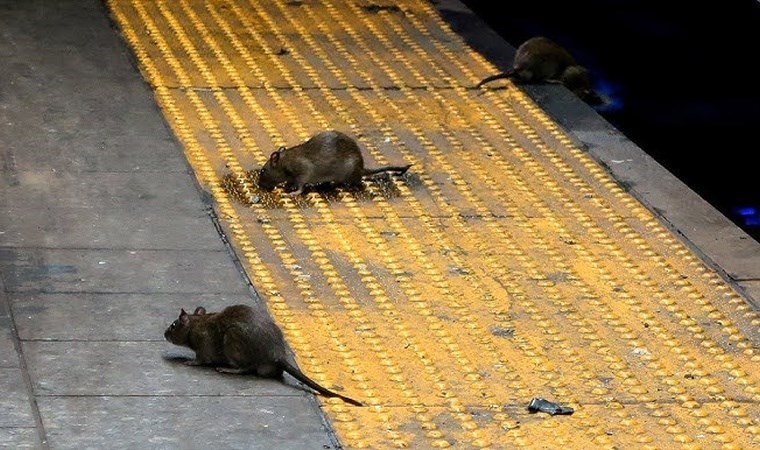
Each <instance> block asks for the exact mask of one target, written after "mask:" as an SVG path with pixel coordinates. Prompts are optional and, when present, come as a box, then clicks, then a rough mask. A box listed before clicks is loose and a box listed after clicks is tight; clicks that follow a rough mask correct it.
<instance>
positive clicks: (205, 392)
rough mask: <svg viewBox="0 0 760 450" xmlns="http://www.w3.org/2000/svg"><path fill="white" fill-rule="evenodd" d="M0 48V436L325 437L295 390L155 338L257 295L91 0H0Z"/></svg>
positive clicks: (184, 442)
mask: <svg viewBox="0 0 760 450" xmlns="http://www.w3.org/2000/svg"><path fill="white" fill-rule="evenodd" d="M0 58H2V63H0V281H1V282H2V289H0V392H2V393H3V395H2V396H0V447H2V448H13V449H17V448H35V449H36V448H51V449H66V448H93V449H105V448H108V449H116V448H140V449H144V448H183V449H185V448H198V449H207V448H240V449H326V448H336V447H337V441H336V439H335V437H334V434H333V433H332V432H331V430H330V429H329V428H328V425H327V423H326V421H325V420H324V418H323V416H322V414H321V411H320V409H319V407H318V404H317V401H316V400H315V399H314V397H313V396H312V395H311V394H309V393H308V392H305V391H304V390H302V389H300V388H299V387H296V386H292V385H290V386H289V385H286V384H283V383H280V382H278V381H274V380H259V379H256V378H254V377H244V376H223V375H220V374H218V373H216V372H215V371H213V370H209V369H204V368H198V367H187V366H184V365H183V364H181V362H180V361H178V359H177V358H178V357H182V356H185V357H187V356H191V355H192V353H191V352H189V350H183V349H180V348H177V347H174V346H172V345H171V344H169V343H168V342H166V341H164V339H163V331H164V329H165V328H166V326H167V325H168V324H169V323H170V322H171V321H173V320H174V319H175V318H176V316H177V314H178V312H179V309H180V308H181V307H185V308H194V307H195V306H197V305H205V306H206V307H207V308H209V309H210V310H214V309H218V308H220V307H222V306H226V305H229V304H233V303H249V304H251V303H253V302H256V301H257V299H256V297H255V294H254V292H253V291H252V290H251V289H250V287H249V285H248V282H247V280H246V278H245V277H244V275H243V274H242V272H241V271H240V269H239V267H238V264H237V263H236V260H235V258H234V255H233V254H232V252H231V251H230V249H229V248H228V247H227V246H226V245H225V244H224V241H223V240H222V239H221V237H220V236H219V233H218V232H217V229H216V227H215V225H214V221H213V217H212V215H211V214H210V208H209V206H208V205H207V204H205V203H204V201H203V198H204V196H203V195H202V191H201V190H200V189H199V187H198V186H197V184H196V182H195V178H194V175H193V174H192V172H191V170H190V167H189V166H188V164H187V162H186V160H185V157H184V155H183V152H182V149H181V147H180V146H179V144H178V143H177V141H176V140H175V138H174V137H173V135H172V133H171V132H170V130H169V129H168V128H167V126H166V125H165V124H164V122H163V118H162V116H161V113H160V111H159V110H158V109H157V107H156V105H155V103H154V99H153V96H152V93H151V91H150V89H149V88H148V86H147V85H146V84H145V83H144V82H143V80H142V78H141V76H140V74H139V73H138V71H137V70H136V68H135V66H134V65H133V64H132V62H131V60H130V56H129V51H128V49H127V48H126V46H125V44H124V43H123V42H122V41H121V39H120V37H119V36H118V35H117V33H116V32H115V31H114V30H113V29H112V28H111V26H110V23H109V20H108V15H107V11H106V9H105V7H104V5H103V4H102V3H101V2H100V1H99V0H65V1H58V2H54V1H45V0H36V1H23V2H19V1H15V0H0ZM289 381H290V380H289Z"/></svg>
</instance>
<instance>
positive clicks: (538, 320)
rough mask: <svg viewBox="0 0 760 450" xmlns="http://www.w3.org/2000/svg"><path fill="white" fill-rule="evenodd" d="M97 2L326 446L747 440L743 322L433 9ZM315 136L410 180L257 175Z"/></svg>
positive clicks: (718, 285) (421, 4)
mask: <svg viewBox="0 0 760 450" xmlns="http://www.w3.org/2000/svg"><path fill="white" fill-rule="evenodd" d="M108 4H109V7H110V9H111V11H112V14H113V17H114V19H115V20H116V22H117V24H118V25H119V27H120V29H121V31H122V33H123V35H124V37H125V39H126V41H127V42H128V43H129V45H130V46H131V48H132V51H133V52H134V53H135V55H136V56H137V59H138V61H139V64H140V68H141V70H142V72H143V74H144V76H145V78H146V79H147V80H148V82H149V83H150V85H151V86H152V87H153V89H154V90H155V94H156V98H157V100H158V103H159V105H160V106H161V108H162V110H163V111H164V113H165V115H166V118H167V120H168V122H169V123H170V124H171V126H172V128H173V130H174V132H175V133H176V135H177V136H178V138H179V139H180V141H181V142H182V144H183V145H184V146H185V151H186V154H187V156H188V159H189V160H190V162H191V163H192V165H193V168H194V169H195V172H196V175H197V177H198V179H199V180H200V182H201V183H202V184H203V185H204V186H205V187H206V188H207V189H208V190H209V191H210V192H211V193H212V194H213V195H214V198H215V200H216V208H217V213H218V215H219V217H220V218H221V220H222V222H223V225H224V226H225V229H226V231H227V232H228V234H229V236H230V238H231V241H232V244H233V246H234V247H235V248H236V250H237V252H238V254H239V255H240V257H241V259H242V260H243V263H244V265H245V267H246V270H247V271H248V274H249V275H250V277H251V279H252V281H253V283H254V285H255V286H256V288H257V290H258V291H259V293H260V294H261V295H262V297H263V298H264V299H265V300H266V302H267V304H268V306H269V309H270V311H271V312H272V314H273V316H274V317H275V319H276V320H277V321H278V323H279V324H280V325H281V326H282V327H283V329H284V330H285V333H286V336H287V338H288V341H289V342H290V344H291V345H292V347H293V348H294V350H295V352H296V354H297V357H298V360H299V363H300V364H301V366H302V367H303V369H304V370H305V371H306V372H307V373H309V374H310V375H312V376H314V377H315V378H316V379H318V380H319V381H321V382H322V383H324V384H325V385H327V386H332V387H336V388H338V389H339V388H343V389H344V391H345V392H346V393H347V394H349V395H351V396H353V397H355V398H359V399H361V400H362V401H364V402H365V403H366V404H367V405H369V406H368V407H364V408H356V407H351V406H348V405H346V404H344V403H342V402H340V401H339V400H324V399H320V400H321V401H323V405H324V409H325V412H326V414H327V415H328V417H329V419H330V420H331V421H332V423H333V425H334V427H335V429H336V430H337V433H338V437H339V438H340V440H341V442H342V444H343V445H344V446H345V447H347V448H439V447H440V448H446V447H454V448H588V447H589V446H591V447H594V446H596V447H599V448H618V449H623V448H706V449H707V448H752V447H753V445H758V444H760V424H758V413H760V408H759V407H758V403H759V402H760V387H759V386H758V368H759V367H760V355H758V349H757V342H753V341H752V340H751V336H757V334H756V333H757V327H758V326H759V325H760V317H759V316H758V314H757V312H756V311H754V310H753V309H752V308H751V307H749V306H748V305H747V304H746V302H745V301H744V299H743V298H742V297H741V296H740V295H739V294H738V293H737V292H735V291H734V290H733V289H732V288H731V286H729V285H728V284H726V283H725V282H724V281H723V280H722V279H721V278H720V277H719V276H718V275H717V274H716V273H714V272H713V271H712V270H711V269H710V268H709V267H707V266H705V265H704V264H703V263H702V261H700V259H699V258H698V257H697V256H696V255H695V254H693V253H692V252H691V251H690V250H689V249H688V248H687V247H686V246H684V245H683V244H682V243H681V242H680V241H679V240H678V238H677V237H675V236H674V235H673V234H672V233H671V232H670V231H668V230H667V229H666V228H665V227H663V225H662V224H660V223H659V222H658V220H657V219H656V218H655V217H654V216H653V215H652V214H651V213H650V212H649V211H647V210H646V208H644V207H643V206H642V205H640V204H639V203H638V202H637V201H636V200H635V199H634V198H632V197H631V196H630V195H628V194H627V193H626V192H625V191H624V189H622V188H621V187H620V186H619V185H618V184H616V183H615V182H614V181H613V180H612V179H611V178H610V176H609V175H608V174H607V172H606V171H605V170H604V169H603V168H602V167H600V166H599V165H598V164H597V163H596V162H594V161H593V160H592V159H591V158H590V157H589V156H588V155H587V154H586V153H585V152H584V151H583V150H581V149H579V148H577V147H576V146H575V145H574V144H573V142H572V140H571V139H570V138H569V137H568V136H567V135H566V134H565V133H564V132H563V131H562V130H561V129H560V128H559V127H558V126H557V125H556V124H555V123H554V122H553V121H552V120H551V119H550V118H548V117H547V116H546V115H545V114H544V113H543V112H542V111H541V110H540V109H539V108H538V107H537V106H536V105H535V104H534V103H533V102H532V101H531V100H530V99H529V98H528V97H526V96H525V95H524V94H523V93H522V92H521V91H520V90H519V89H517V88H516V87H515V86H510V88H509V89H508V90H499V91H490V90H486V91H485V93H483V92H480V91H474V90H470V89H468V87H469V86H472V84H473V83H475V82H477V81H478V80H479V79H480V78H482V77H483V76H484V75H486V74H490V73H492V72H493V71H494V70H495V68H494V67H492V66H491V65H490V64H489V63H488V62H487V61H485V60H484V59H483V58H482V57H481V56H480V55H478V54H477V53H475V52H474V51H472V50H471V49H469V48H468V47H467V46H466V45H465V44H464V42H463V41H462V40H461V39H460V38H459V37H458V36H457V35H456V34H455V33H453V32H452V31H451V30H450V29H449V28H448V27H447V25H446V24H445V22H444V21H443V20H442V19H441V18H440V17H439V16H438V15H437V13H436V11H435V10H434V8H433V7H432V6H431V5H430V4H428V3H427V2H425V1H419V0H415V1H412V0H406V1H396V2H394V5H397V6H398V7H399V8H398V9H393V8H391V9H384V10H383V9H381V10H379V11H378V10H377V9H372V8H368V6H371V5H372V3H370V2H363V1H355V0H343V1H341V0H333V1H320V2H316V1H311V0H290V1H286V0H282V1H265V0H247V1H246V0H203V1H201V0H111V1H109V2H108ZM326 128H337V129H341V130H344V131H347V132H349V133H351V134H353V135H354V136H356V137H357V138H358V139H359V141H360V143H361V144H362V146H363V147H364V149H365V151H366V154H367V155H368V158H367V159H368V161H369V164H370V165H379V164H386V163H395V164H401V163H411V164H413V166H412V169H411V170H410V173H409V174H408V176H405V177H402V178H393V179H392V180H391V181H387V182H385V183H381V182H368V183H366V189H365V190H364V191H363V192H358V193H351V192H343V191H340V192H338V193H336V194H334V195H319V194H309V195H308V196H306V197H305V198H291V197H288V196H284V195H279V194H274V195H268V194H264V193H260V192H258V191H257V189H256V187H255V184H254V182H253V179H252V176H251V174H252V173H253V172H252V171H253V170H254V169H256V168H258V167H260V166H261V165H262V164H263V163H264V162H265V161H266V158H267V157H268V155H269V153H270V152H271V151H273V150H274V149H276V148H277V147H279V146H280V145H293V144H296V143H299V142H302V141H303V140H305V139H307V138H308V137H309V136H310V135H311V134H313V133H314V132H316V131H319V130H322V129H326ZM535 396H538V397H544V398H548V399H551V400H556V401H558V402H560V403H562V404H566V405H570V406H573V407H574V408H575V410H576V412H575V414H573V415H571V416H554V417H552V416H548V415H545V414H542V413H539V414H529V413H527V411H526V409H525V406H526V405H527V403H528V401H529V400H530V399H531V398H532V397H535Z"/></svg>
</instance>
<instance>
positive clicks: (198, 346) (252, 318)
mask: <svg viewBox="0 0 760 450" xmlns="http://www.w3.org/2000/svg"><path fill="white" fill-rule="evenodd" d="M164 337H165V338H166V340H167V341H169V342H171V343H172V344H175V345H180V346H183V347H188V348H190V349H191V350H193V351H194V352H195V359H192V360H188V361H185V364H187V365H204V366H212V367H214V368H215V369H216V370H217V371H218V372H221V373H234V374H244V373H252V374H255V375H257V376H260V377H264V378H278V379H281V378H282V374H283V372H287V373H288V374H290V375H291V376H293V378H295V379H296V380H298V381H300V382H301V383H303V384H305V385H306V386H308V387H310V388H312V389H314V390H315V391H317V392H319V393H320V394H322V395H324V396H326V397H338V398H340V399H342V400H343V401H345V402H347V403H350V404H352V405H355V406H361V405H362V404H361V403H360V402H358V401H357V400H354V399H352V398H350V397H346V396H344V395H341V394H338V393H336V392H333V391H331V390H329V389H327V388H324V387H322V386H320V385H319V384H317V382H315V381H313V380H312V379H311V378H309V377H307V376H306V375H305V374H304V373H303V372H302V371H301V370H300V369H299V368H298V366H297V365H296V364H295V363H293V362H291V360H290V358H289V357H288V356H289V355H288V350H287V347H286V344H285V338H284V337H283V334H282V331H281V330H280V328H279V327H278V326H277V325H276V324H275V323H274V321H272V319H271V318H270V317H269V315H267V314H264V313H259V314H257V313H256V312H255V311H254V310H253V308H251V307H250V306H248V305H232V306H228V307H226V308H224V309H223V310H222V311H220V312H206V309H205V308H204V307H202V306H199V307H197V308H196V309H195V311H194V312H193V314H188V313H187V312H185V310H184V309H181V310H180V314H179V317H178V318H177V319H176V320H175V321H174V322H172V324H171V325H169V326H168V327H167V328H166V330H165V331H164Z"/></svg>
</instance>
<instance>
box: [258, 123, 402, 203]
mask: <svg viewBox="0 0 760 450" xmlns="http://www.w3.org/2000/svg"><path fill="white" fill-rule="evenodd" d="M409 167H411V165H407V166H383V167H378V168H376V169H368V168H366V167H364V158H363V157H362V153H361V150H360V149H359V144H357V142H356V141H355V140H354V139H353V138H351V137H350V136H348V135H346V134H344V133H341V132H340V131H335V130H328V131H322V132H319V133H317V134H315V135H314V136H312V137H311V138H309V140H307V141H306V142H303V143H301V144H298V145H295V146H293V147H289V148H286V147H280V149H279V150H277V151H276V152H273V153H272V154H271V155H270V156H269V160H268V161H267V162H266V163H265V164H264V166H263V167H262V168H261V171H260V172H259V181H258V185H259V187H260V188H261V189H264V190H267V191H271V190H272V189H274V188H275V187H276V186H278V185H280V184H282V183H284V184H285V190H286V192H288V193H289V194H290V195H298V194H300V193H302V192H303V190H304V188H305V187H307V186H316V185H322V184H326V183H332V184H335V185H344V186H358V185H360V184H361V180H362V178H363V177H365V176H369V175H375V174H379V173H382V172H397V173H399V174H403V173H404V172H406V171H407V170H408V169H409Z"/></svg>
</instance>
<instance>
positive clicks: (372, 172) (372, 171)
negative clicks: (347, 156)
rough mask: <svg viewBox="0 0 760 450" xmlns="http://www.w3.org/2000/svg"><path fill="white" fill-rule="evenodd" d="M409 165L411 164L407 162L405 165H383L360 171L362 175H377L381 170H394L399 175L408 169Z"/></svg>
mask: <svg viewBox="0 0 760 450" xmlns="http://www.w3.org/2000/svg"><path fill="white" fill-rule="evenodd" d="M410 167H412V165H411V164H407V165H406V166H383V167H378V168H376V169H364V172H363V173H362V175H364V176H367V175H377V174H378V173H383V172H396V173H398V174H399V175H402V174H404V173H406V171H407V170H409V168H410Z"/></svg>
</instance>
